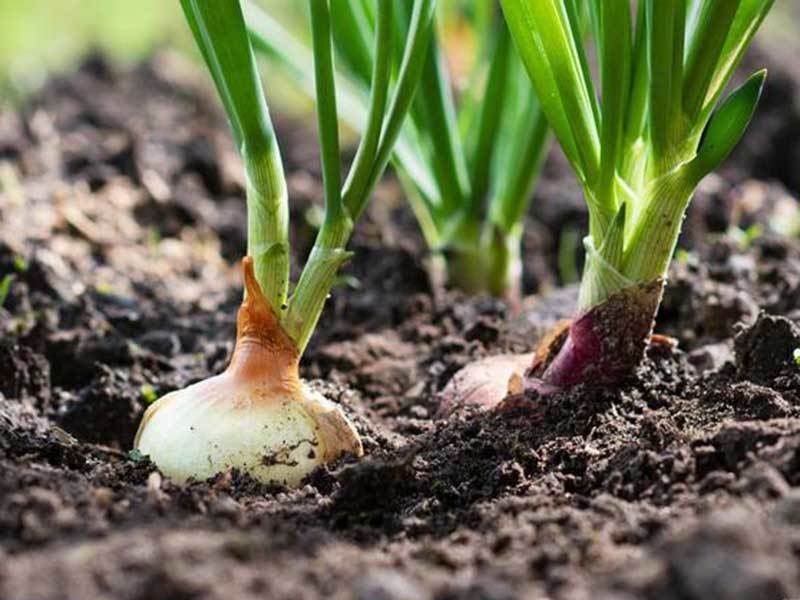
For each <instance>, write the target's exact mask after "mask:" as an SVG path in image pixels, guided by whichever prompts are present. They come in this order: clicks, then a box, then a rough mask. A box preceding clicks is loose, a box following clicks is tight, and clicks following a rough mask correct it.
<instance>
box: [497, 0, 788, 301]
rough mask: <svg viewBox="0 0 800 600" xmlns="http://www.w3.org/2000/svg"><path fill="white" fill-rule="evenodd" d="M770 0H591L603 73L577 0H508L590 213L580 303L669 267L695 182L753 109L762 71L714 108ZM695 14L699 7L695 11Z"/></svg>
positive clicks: (515, 31) (518, 38) (522, 48)
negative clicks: (593, 62) (589, 59)
mask: <svg viewBox="0 0 800 600" xmlns="http://www.w3.org/2000/svg"><path fill="white" fill-rule="evenodd" d="M772 3H773V0H726V1H725V2H718V1H716V0H688V1H687V0H641V1H639V2H636V3H634V4H635V6H634V7H633V8H635V12H634V11H632V7H631V4H630V3H628V2H617V1H615V0H593V2H590V7H591V10H589V11H588V14H589V19H590V21H591V28H590V29H591V31H592V32H593V39H594V45H595V50H596V56H597V60H598V65H599V69H598V71H599V77H598V80H599V81H598V82H597V83H595V81H594V80H593V78H592V75H591V73H590V71H589V68H588V66H587V64H586V61H585V58H584V57H585V55H586V50H585V45H584V40H583V35H582V34H581V29H580V25H579V23H578V21H579V19H580V17H579V16H578V15H577V13H576V11H575V10H574V6H575V3H574V2H572V1H571V0H541V1H537V2H529V1H526V0H503V1H502V6H503V10H504V12H505V16H506V20H507V22H508V24H509V28H510V29H511V33H512V35H513V37H514V41H515V42H516V44H517V47H518V49H519V52H520V54H521V56H522V58H523V60H524V62H525V66H526V67H527V70H528V73H529V75H530V77H531V80H532V82H533V85H534V87H535V89H536V90H537V93H538V96H539V97H540V98H544V99H545V100H544V101H543V103H542V106H543V110H544V112H545V114H546V115H547V118H548V120H549V122H550V123H551V125H552V127H553V129H554V131H555V133H556V137H557V138H558V140H559V142H560V144H561V146H562V148H563V150H564V153H565V154H566V156H567V158H568V159H569V161H570V163H571V165H572V167H573V169H574V171H575V173H576V175H577V177H578V179H579V180H580V183H581V185H582V186H583V189H584V192H585V197H586V202H587V205H588V208H589V214H590V227H589V236H588V237H587V238H586V240H585V244H586V247H587V254H588V256H587V264H586V269H585V272H584V276H583V280H582V288H581V296H580V309H581V310H586V309H588V308H590V307H592V306H595V305H597V304H599V303H601V302H603V301H604V300H605V299H606V298H608V297H609V295H611V294H613V293H615V292H617V291H619V290H620V289H622V288H624V287H627V286H630V285H633V284H636V283H639V282H647V281H651V280H653V279H657V278H663V277H664V276H665V274H666V269H667V266H668V264H669V260H670V257H671V256H672V254H673V251H674V248H675V244H676V242H677V238H678V234H679V232H680V224H681V221H682V219H683V215H684V212H685V210H686V208H687V206H688V203H689V201H690V199H691V196H692V194H693V192H694V189H695V188H696V186H697V184H698V182H699V181H700V180H701V179H702V178H703V177H704V176H705V175H707V174H708V173H710V172H711V171H713V170H714V169H716V168H717V167H718V166H719V164H720V163H721V162H722V161H723V160H724V159H725V157H727V155H728V154H729V153H730V151H731V150H732V149H733V147H734V146H735V145H736V144H737V143H738V141H739V139H740V138H741V136H742V134H743V133H744V130H745V128H746V126H747V124H748V122H749V121H750V117H751V116H752V114H753V111H754V109H755V106H756V103H757V102H758V98H759V95H760V92H761V88H762V85H763V82H764V76H765V73H764V72H763V71H760V72H758V73H756V74H754V75H753V76H752V77H751V78H750V79H749V80H748V81H747V82H745V83H744V84H743V85H742V86H741V87H740V88H739V89H737V90H736V91H734V92H733V93H731V94H730V96H728V98H727V99H726V100H725V101H724V102H723V103H722V104H721V106H719V107H718V108H716V111H715V110H714V109H715V107H716V105H717V103H718V100H719V98H720V97H721V95H722V93H723V90H724V88H725V86H726V85H727V83H728V81H729V80H730V77H731V75H732V73H733V70H734V68H735V67H736V65H737V64H738V63H739V61H740V60H741V57H742V55H743V54H744V51H745V50H746V48H747V47H748V45H749V44H750V41H751V40H752V38H753V35H754V34H755V32H756V30H757V29H758V26H759V25H760V23H761V21H762V20H763V19H764V17H765V15H766V14H767V12H768V10H769V8H770V6H771V5H772ZM693 16H694V17H693Z"/></svg>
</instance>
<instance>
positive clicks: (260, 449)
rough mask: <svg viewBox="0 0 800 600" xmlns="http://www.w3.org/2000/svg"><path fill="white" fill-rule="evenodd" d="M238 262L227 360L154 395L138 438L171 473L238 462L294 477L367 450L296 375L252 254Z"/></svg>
mask: <svg viewBox="0 0 800 600" xmlns="http://www.w3.org/2000/svg"><path fill="white" fill-rule="evenodd" d="M243 266H244V273H245V285H246V289H247V296H246V298H245V300H244V302H243V303H242V306H241V308H240V310H239V318H238V323H237V340H236V349H235V350H234V355H233V358H232V359H231V363H230V365H229V366H228V368H227V369H226V370H225V371H224V372H223V373H221V374H219V375H216V376H214V377H211V378H209V379H206V380H203V381H200V382H198V383H196V384H194V385H191V386H189V387H187V388H185V389H182V390H179V391H175V392H172V393H170V394H167V395H166V396H164V397H163V398H161V399H159V400H158V401H156V402H155V403H154V404H153V405H152V406H150V407H149V408H148V410H147V411H146V412H145V415H144V418H143V419H142V423H141V425H140V426H139V431H138V433H137V434H136V440H135V441H134V445H135V447H136V448H138V449H139V451H140V452H142V454H146V455H148V456H149V457H150V459H151V460H152V461H153V462H154V463H155V464H156V465H157V466H158V468H159V469H160V470H161V472H162V473H164V474H165V475H167V476H169V477H171V478H173V479H175V480H176V481H181V482H182V481H185V480H187V479H189V478H194V479H198V480H202V479H206V478H208V477H211V476H213V475H215V474H217V473H219V472H223V471H226V470H228V469H231V468H236V469H238V470H240V471H242V472H245V473H247V474H249V475H250V476H252V477H254V478H255V479H257V480H259V481H262V482H265V483H280V484H284V485H297V484H299V483H300V481H301V480H302V479H303V477H305V476H306V475H307V474H308V473H310V472H311V471H313V470H314V469H315V468H316V467H318V466H320V465H322V464H325V463H327V462H330V461H331V460H334V459H335V458H337V457H338V456H340V455H341V454H342V453H344V452H350V453H351V454H354V455H356V456H360V455H361V454H363V449H362V446H361V440H360V439H359V436H358V433H357V432H356V430H355V428H354V427H353V426H352V424H351V423H350V422H349V421H348V420H347V418H346V417H345V415H344V413H343V412H342V410H341V408H339V407H338V406H337V405H336V404H334V403H333V402H330V401H329V400H326V399H325V398H324V397H323V396H322V395H321V394H319V393H318V392H316V391H314V390H312V389H310V388H309V387H308V386H307V385H306V384H305V383H303V382H302V381H301V380H300V378H299V374H298V363H299V353H298V352H297V349H296V346H295V345H294V343H293V342H292V340H291V339H290V338H289V337H288V336H287V335H286V333H285V332H284V331H283V329H282V328H281V327H280V324H279V323H278V320H277V317H276V316H275V314H274V313H273V312H272V310H271V308H270V307H269V305H268V304H267V303H266V300H265V299H264V297H263V295H262V294H261V290H260V288H259V287H258V283H256V281H255V277H254V276H253V272H252V261H251V260H250V259H248V258H246V259H245V260H244V261H243Z"/></svg>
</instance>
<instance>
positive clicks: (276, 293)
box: [181, 0, 434, 352]
mask: <svg viewBox="0 0 800 600" xmlns="http://www.w3.org/2000/svg"><path fill="white" fill-rule="evenodd" d="M351 4H352V5H358V6H359V7H363V3H362V2H360V1H358V2H352V3H350V2H343V1H337V2H329V1H328V0H310V2H309V6H310V13H311V31H312V51H311V52H310V53H308V52H307V51H305V53H304V54H303V59H304V61H307V62H308V61H310V65H309V64H304V65H303V70H304V75H303V77H304V80H305V81H306V83H307V84H311V85H313V94H314V96H315V98H316V101H317V105H318V111H317V114H318V124H319V132H320V158H321V162H322V170H323V182H324V200H325V202H324V206H325V208H324V217H323V219H322V226H321V228H320V230H319V233H318V236H317V239H316V242H315V245H314V248H313V250H312V252H311V255H310V256H309V258H308V261H307V263H306V265H305V267H304V269H303V271H302V273H301V275H300V278H299V280H298V282H297V285H296V286H295V288H294V290H293V291H292V292H291V293H290V273H289V240H288V225H289V211H288V198H287V189H286V181H285V177H284V173H283V167H282V163H281V157H280V150H279V148H278V143H277V140H276V138H275V132H274V130H273V127H272V122H271V120H270V116H269V111H268V108H267V103H266V100H265V97H264V91H263V88H262V85H261V80H260V78H259V74H258V69H257V66H256V61H255V57H254V54H253V50H252V47H251V43H250V41H249V40H248V34H247V28H246V25H245V18H244V13H243V11H242V8H241V6H240V4H239V2H238V1H237V2H209V1H206V0H181V5H182V7H183V9H184V12H185V14H186V18H187V21H188V23H189V25H190V27H191V30H192V33H193V34H194V37H195V40H196V42H197V44H198V46H199V48H200V51H201V53H202V55H203V58H204V59H205V62H206V65H207V66H208V70H209V72H210V74H211V77H212V79H213V81H214V84H215V86H216V88H217V91H218V92H219V95H220V98H221V100H222V104H223V107H224V108H225V112H226V114H227V116H228V120H229V122H230V126H231V130H232V133H233V137H234V140H235V141H236V143H237V145H238V147H239V150H240V152H241V155H242V159H243V162H244V166H245V171H246V175H247V213H248V249H247V253H248V255H249V256H251V257H252V258H253V260H254V267H255V275H256V279H257V281H258V283H259V285H260V286H261V289H262V290H263V292H264V295H265V297H266V298H267V300H268V302H269V304H270V306H271V307H272V309H273V310H274V311H275V312H276V314H278V316H279V320H280V323H281V325H282V327H283V328H284V329H285V331H286V332H287V334H288V335H289V336H290V337H291V339H292V340H293V341H294V342H295V344H296V345H297V347H298V349H299V350H300V351H301V352H302V350H303V349H304V348H305V346H306V344H307V343H308V340H309V338H310V337H311V335H312V333H313V331H314V328H315V327H316V324H317V321H318V319H319V316H320V314H321V312H322V308H323V306H324V304H325V300H326V298H327V296H328V294H329V292H330V290H331V287H332V286H333V285H334V283H335V281H336V277H337V272H338V269H339V267H340V266H341V265H342V263H344V262H345V261H346V260H347V259H348V258H349V256H350V254H349V253H348V252H347V251H346V250H345V246H346V244H347V241H348V240H349V238H350V235H351V233H352V230H353V223H354V221H355V220H356V219H358V217H359V216H360V214H361V213H362V212H363V210H364V208H365V206H366V204H367V202H368V200H369V197H370V193H371V191H372V188H373V187H374V185H375V183H376V181H377V180H378V178H379V177H380V175H381V173H382V172H383V170H384V169H385V166H386V163H387V162H388V160H389V157H390V155H391V152H392V149H393V147H394V143H395V141H396V139H397V137H398V136H399V134H400V128H401V125H402V122H403V119H404V118H405V115H406V113H407V112H408V110H409V108H410V105H411V101H412V98H413V95H414V92H415V90H416V86H417V83H418V81H419V79H420V77H421V75H422V70H423V67H424V64H425V57H426V49H427V47H428V45H429V39H430V37H431V28H432V21H433V12H434V2H433V0H415V1H414V2H413V6H412V5H409V8H411V13H410V15H409V16H408V21H407V24H406V27H404V29H403V31H402V38H401V39H400V41H401V42H402V41H404V40H405V45H404V47H402V48H394V47H393V45H394V43H395V42H396V41H397V38H396V37H395V36H393V35H391V34H390V30H391V26H392V22H393V6H392V3H389V2H381V1H376V2H375V7H374V12H375V15H374V21H375V29H376V31H375V32H374V33H375V34H374V35H372V34H373V32H372V31H371V30H369V31H366V30H365V34H369V35H368V37H369V38H370V39H371V38H374V43H373V42H372V41H370V40H367V39H364V40H362V41H363V45H362V46H359V50H360V51H361V52H366V54H368V55H369V60H368V61H366V60H365V61H364V62H362V67H366V66H369V70H368V71H367V70H362V72H361V75H362V76H363V77H364V83H365V85H364V88H363V89H364V90H365V96H366V97H367V98H368V101H367V103H366V104H365V105H359V106H358V107H357V108H355V109H354V108H353V107H352V106H351V107H349V111H350V112H356V111H358V112H359V119H361V120H362V122H363V123H364V127H363V131H364V135H363V137H362V139H361V142H360V144H359V147H358V151H357V154H356V160H355V161H354V163H353V165H352V167H351V169H350V172H349V173H348V176H347V179H346V181H345V182H344V185H342V173H341V163H340V150H339V138H338V122H339V118H340V116H341V115H340V111H339V101H338V95H337V91H338V90H337V88H338V87H339V86H338V82H337V79H336V76H335V73H336V71H335V67H334V42H336V44H337V45H338V44H339V42H340V40H341V41H342V43H349V41H348V40H349V38H350V37H352V36H350V35H349V34H348V33H347V32H337V31H334V25H335V24H336V23H338V22H339V21H340V20H341V18H342V13H347V12H348V11H349V10H351V9H350V8H348V7H349V6H350V5H351ZM334 7H335V8H334ZM248 10H252V7H249V9H248ZM261 17H263V18H267V19H268V17H266V16H265V15H264V14H261ZM365 26H366V24H365ZM345 38H347V39H345ZM395 56H399V57H400V58H399V63H398V64H395V62H394V59H395ZM309 67H310V68H309ZM393 73H394V74H395V75H394V77H392V74H393ZM311 74H313V76H312V75H311ZM392 84H393V85H392Z"/></svg>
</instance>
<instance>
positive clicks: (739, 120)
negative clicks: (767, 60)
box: [692, 69, 767, 177]
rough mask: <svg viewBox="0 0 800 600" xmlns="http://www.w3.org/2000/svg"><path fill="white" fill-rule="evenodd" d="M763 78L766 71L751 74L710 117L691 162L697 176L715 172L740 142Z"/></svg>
mask: <svg viewBox="0 0 800 600" xmlns="http://www.w3.org/2000/svg"><path fill="white" fill-rule="evenodd" d="M766 77H767V70H766V69H762V70H760V71H757V72H756V73H754V74H753V75H751V76H750V78H749V79H748V80H747V81H745V82H744V83H743V84H742V85H741V87H739V88H738V89H737V90H736V91H734V92H733V93H732V94H731V95H730V96H728V97H727V98H726V99H725V102H723V103H722V106H720V107H719V108H718V109H717V110H716V111H715V112H714V114H713V115H712V116H711V120H710V121H709V123H708V126H707V127H706V130H705V133H704V134H703V139H702V141H701V143H700V149H699V150H698V151H697V156H696V157H695V159H694V160H693V161H692V168H693V170H694V171H695V172H696V173H697V175H698V176H699V177H703V176H705V175H707V174H708V173H710V172H711V171H713V170H714V169H716V168H717V167H718V166H719V165H720V164H721V163H722V161H723V160H725V158H727V156H728V154H730V153H731V151H732V150H733V149H734V147H735V146H736V144H738V143H739V140H740V139H741V138H742V135H743V134H744V131H745V129H747V125H748V123H750V118H751V117H752V116H753V112H754V111H755V108H756V105H757V104H758V99H759V98H760V97H761V90H762V89H763V87H764V80H765V79H766Z"/></svg>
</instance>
